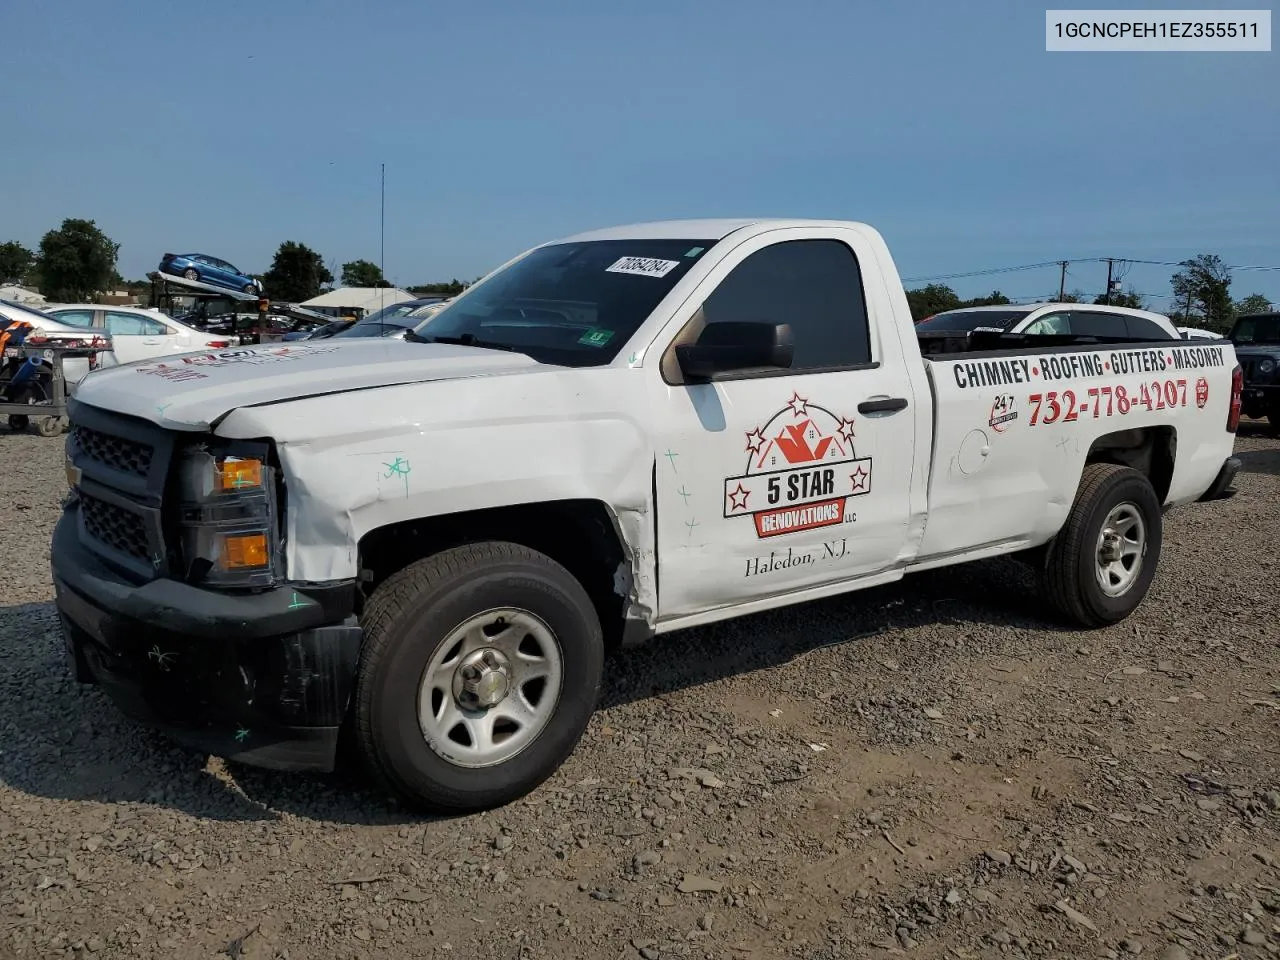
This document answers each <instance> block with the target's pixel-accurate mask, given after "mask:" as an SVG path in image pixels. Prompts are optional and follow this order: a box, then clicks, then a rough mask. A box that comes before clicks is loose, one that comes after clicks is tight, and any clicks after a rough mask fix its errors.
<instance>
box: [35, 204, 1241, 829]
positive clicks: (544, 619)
mask: <svg viewBox="0 0 1280 960" xmlns="http://www.w3.org/2000/svg"><path fill="white" fill-rule="evenodd" d="M981 336H982V335H978V334H975V335H970V336H967V337H965V338H963V339H962V341H961V342H962V343H963V345H964V346H963V349H964V351H965V352H953V353H947V352H945V351H946V349H947V346H946V341H945V340H932V341H930V342H929V343H930V345H929V347H928V349H929V350H932V351H941V352H933V353H930V354H929V355H928V356H924V355H922V352H921V349H920V346H919V342H918V341H917V338H916V336H915V334H914V331H913V326H912V322H911V316H910V313H909V311H908V307H907V300H906V296H905V294H904V291H903V288H902V285H901V283H900V281H899V278H898V273H897V270H896V268H895V266H894V263H893V261H892V259H891V257H890V255H889V251H888V249H887V248H886V246H885V244H884V242H883V240H882V239H881V236H880V234H879V233H877V232H876V231H875V230H874V229H872V228H870V227H867V226H865V225H861V224H857V223H847V222H829V221H810V220H785V221H778V220H773V221H763V220H761V221H752V220H741V221H727V220H726V221H721V220H716V221H681V222H670V223H656V224H644V225H639V226H631V227H621V228H617V229H610V230H602V231H598V232H593V233H587V234H583V235H580V236H576V237H572V238H570V239H567V240H562V241H558V242H555V243H551V244H546V245H542V246H539V247H537V248H534V249H533V250H531V251H528V252H526V253H525V254H522V255H521V256H519V257H517V258H515V259H513V260H511V261H510V262H509V263H507V264H505V265H504V266H502V267H501V268H499V269H498V270H496V271H494V272H493V273H492V274H490V275H489V276H488V277H486V278H485V279H484V280H483V281H482V282H480V283H479V284H477V285H475V286H473V287H472V288H471V289H469V290H468V291H467V292H466V293H465V294H463V295H462V296H460V297H458V298H457V299H456V300H455V301H453V302H452V303H451V304H449V305H448V306H447V307H446V308H445V309H443V310H442V311H440V312H439V313H438V314H436V315H435V316H434V317H432V318H430V319H428V320H426V321H424V323H423V324H422V325H421V326H420V327H418V328H417V329H416V331H415V332H413V333H411V334H410V336H409V337H408V338H407V339H405V340H396V341H387V340H381V339H372V340H353V341H351V342H349V343H344V344H339V343H336V342H333V341H329V342H317V343H314V344H308V343H305V342H303V343H296V344H285V345H276V346H261V347H253V348H244V349H232V350H226V351H220V352H212V353H207V354H191V355H185V356H181V357H176V358H169V359H166V360H165V361H163V362H155V363H149V364H142V365H139V364H131V365H125V366H122V367H119V368H114V369H110V370H105V371H101V372H97V373H94V374H93V375H91V376H90V377H88V378H87V379H86V381H85V382H84V384H83V385H82V387H81V389H80V391H79V394H78V396H77V398H76V402H75V403H74V406H73V408H72V411H71V418H72V430H71V433H70V436H69V437H68V441H67V474H68V480H69V483H70V485H71V487H72V493H71V495H69V497H68V501H67V506H66V510H65V513H64V515H63V517H62V519H61V521H60V523H59V524H58V526H57V529H56V531H55V533H54V537H53V546H52V568H53V575H54V580H55V585H56V591H57V606H58V609H59V611H60V614H61V616H62V622H63V625H64V634H65V638H66V644H67V652H68V656H69V658H70V663H71V665H72V668H73V670H74V671H75V674H76V676H77V678H78V679H80V680H82V681H85V682H97V683H99V684H101V685H102V686H104V687H105V688H106V689H107V690H108V691H109V692H110V693H111V695H112V696H113V698H114V699H115V700H116V702H117V703H118V704H119V705H120V707H121V708H122V709H124V710H125V711H126V712H128V713H130V714H132V715H135V716H138V717H140V718H143V719H145V720H147V721H149V722H151V723H154V724H157V725H159V726H162V727H164V728H166V729H168V730H170V731H171V733H172V734H173V735H174V736H175V737H177V738H179V739H180V740H182V741H183V742H185V743H188V744H190V745H193V746H196V747H198V748H200V749H202V750H205V751H207V752H210V753H215V754H219V755H222V756H226V757H231V758H233V759H239V760H242V761H245V762H248V763H251V764H257V765H261V766H268V767H274V768H277V769H321V770H323V769H331V768H332V767H333V766H334V764H335V762H337V757H338V756H339V755H340V754H341V755H345V754H346V751H345V750H339V744H340V742H341V743H342V744H349V745H350V746H351V747H353V748H354V750H356V751H358V753H359V754H361V755H363V758H364V760H365V761H367V762H368V764H369V766H370V767H371V768H372V769H373V770H374V771H375V772H376V773H377V774H379V775H381V777H382V778H383V780H384V781H385V783H386V784H387V785H388V786H389V787H390V788H391V789H392V790H393V791H394V792H395V793H397V794H398V795H400V796H401V797H402V798H404V799H405V800H407V801H408V802H410V803H412V804H417V805H420V806H423V807H430V808H435V809H449V810H474V809H481V808H486V807H491V806H494V805H498V804H501V803H504V802H507V801H510V800H512V799H513V798H516V797H519V796H521V795H523V794H525V793H526V792H528V791H529V790H531V789H533V788H534V787H535V786H536V785H537V784H538V783H540V782H541V781H542V780H543V779H545V778H546V777H547V776H549V775H550V774H551V773H552V772H553V771H555V770H556V768H557V767H558V766H559V765H560V764H561V763H562V762H563V761H564V759H565V758H566V757H567V756H568V755H569V754H570V753H571V751H572V750H573V749H574V746H575V744H576V743H577V741H578V738H579V737H580V736H581V734H582V731H583V729H584V727H585V725H586V723H587V721H588V719H589V717H590V715H591V713H592V711H593V709H594V708H595V705H596V702H597V695H598V691H599V689H600V685H601V678H602V673H603V671H604V669H605V662H606V653H607V652H608V651H609V650H610V649H611V648H614V647H617V646H619V645H627V644H631V643H635V642H638V641H641V640H644V639H646V638H649V637H652V636H653V635H655V634H660V633H665V632H668V631H671V630H676V629H680V628H684V627H691V626H694V625H697V624H706V623H711V622H713V621H717V620H722V619H725V618H729V617H737V616H741V615H743V614H748V613H753V612H756V611H760V610H767V609H769V608H773V607H778V606H782V605H785V604H793V603H800V602H803V601H806V600H812V599H815V598H818V597H826V596H831V595H832V594H837V593H843V592H846V591H852V590H859V589H862V588H864V587H870V586H873V585H877V584H885V583H889V582H891V581H896V580H899V579H901V578H902V577H903V576H905V575H906V574H909V573H913V572H915V571H919V570H928V569H930V568H935V567H941V566H945V565H948V564H956V563H964V562H966V561H970V560H978V559H981V558H985V557H994V556H998V555H1002V554H1020V555H1022V556H1023V557H1025V558H1027V559H1028V560H1029V562H1031V563H1034V564H1035V565H1037V566H1038V567H1039V568H1040V570H1041V571H1042V572H1043V578H1044V583H1045V590H1046V596H1047V599H1048V600H1049V602H1050V603H1051V605H1052V608H1053V609H1054V610H1056V611H1057V612H1058V614H1060V615H1061V616H1062V617H1064V618H1066V619H1067V620H1070V621H1073V622H1074V623H1076V624H1078V625H1080V626H1082V627H1099V626H1104V625H1106V624H1110V623H1114V622H1116V621H1118V620H1121V619H1123V618H1124V617H1126V616H1127V615H1128V614H1130V613H1131V612H1132V611H1133V610H1134V609H1135V608H1136V607H1137V606H1138V605H1139V603H1140V602H1141V601H1142V599H1143V597H1144V595H1145V594H1146V593H1147V590H1148V588H1149V586H1150V584H1151V581H1152V578H1153V577H1154V576H1155V574H1156V566H1157V563H1158V561H1159V558H1160V547H1161V522H1162V515H1163V513H1164V511H1165V509H1166V508H1168V507H1171V506H1176V505H1179V504H1187V503H1191V502H1193V501H1197V500H1209V499H1215V498H1219V497H1223V496H1228V495H1230V493H1231V492H1232V491H1231V483H1232V480H1233V477H1234V475H1235V473H1236V471H1237V470H1238V468H1239V461H1238V460H1236V459H1235V458H1234V457H1233V456H1232V452H1233V447H1234V440H1235V437H1234V433H1235V429H1236V424H1237V421H1238V418H1239V412H1240V402H1241V395H1240V394H1241V377H1240V371H1239V368H1238V366H1237V364H1236V360H1235V355H1234V352H1233V349H1232V346H1231V344H1230V343H1229V342H1224V343H1221V344H1206V345H1198V344H1193V343H1188V342H1185V341H1176V340H1169V339H1163V340H1160V341H1148V342H1131V341H1120V342H1104V341H1102V340H1101V339H1100V338H1097V337H1092V338H1090V337H1080V336H1075V335H1071V336H1067V335H1063V336H1039V337H1031V336H1026V335H1017V334H1013V335H1011V334H1004V333H1001V332H999V331H993V332H991V333H990V334H989V335H987V336H988V337H989V340H988V341H986V342H984V341H982V339H981ZM345 733H349V734H350V736H349V737H348V736H340V734H345Z"/></svg>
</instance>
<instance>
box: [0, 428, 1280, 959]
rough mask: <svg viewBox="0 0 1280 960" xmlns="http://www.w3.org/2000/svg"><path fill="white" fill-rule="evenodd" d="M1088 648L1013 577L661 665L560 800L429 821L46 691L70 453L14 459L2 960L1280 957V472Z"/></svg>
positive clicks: (902, 594) (8, 490) (593, 737)
mask: <svg viewBox="0 0 1280 960" xmlns="http://www.w3.org/2000/svg"><path fill="white" fill-rule="evenodd" d="M1237 449H1238V451H1240V455H1241V456H1242V457H1243V458H1244V460H1245V471H1246V472H1245V473H1243V474H1242V476H1241V478H1240V479H1239V481H1238V483H1237V486H1238V488H1239V490H1240V493H1239V495H1238V496H1237V497H1235V498H1234V499H1233V500H1230V501H1227V502H1224V503H1218V504H1213V505H1207V506H1200V507H1195V508H1189V509H1184V510H1180V511H1175V512H1174V513H1173V514H1171V515H1170V516H1169V518H1168V522H1167V526H1166V539H1165V552H1164V558H1163V563H1162V565H1161V569H1160V574H1159V576H1158V578H1157V580H1156V583H1155V586H1154V588H1153V592H1152V594H1151V596H1150V597H1149V598H1148V601H1147V603H1146V604H1145V606H1144V607H1143V609H1142V610H1141V611H1140V612H1139V613H1138V614H1137V615H1136V616H1134V617H1133V618H1131V619H1130V620H1129V621H1127V622H1126V623H1124V624H1121V625H1119V626H1117V627H1114V628H1111V629H1108V630H1104V631H1099V632H1072V631H1066V630H1063V629H1061V628H1059V627H1058V626H1056V625H1055V624H1054V623H1053V621H1052V620H1051V619H1049V618H1048V617H1047V616H1046V615H1045V614H1044V612H1043V611H1042V607H1041V603H1040V601H1039V600H1038V599H1037V597H1036V594H1035V593H1034V592H1033V591H1032V589H1031V584H1030V582H1029V580H1028V578H1027V575H1026V572H1025V571H1024V570H1023V569H1022V568H1020V567H1019V566H1017V565H1016V564H1013V563H1010V562H996V563H984V564H975V565H971V566H967V567H961V568H958V569H954V570H947V571H939V572H936V573H932V574H923V575H920V576H918V577H915V578H912V579H910V580H908V581H907V583H906V584H904V585H899V586H897V587H894V588H887V589H883V590H874V591H870V592H868V593H862V594H855V595H852V596H850V597H847V598H839V599H835V600H831V601H826V602H821V603H815V604H810V605H807V606H804V607H801V608H795V609H792V610H785V611H780V612H775V613H772V614H768V615H762V616H755V617H751V618H748V619H744V620H741V621H737V622H734V623H728V624H721V625H717V626H715V627H712V628H709V629H703V630H697V631H689V632H687V633H684V634H681V635H679V636H672V637H669V638H666V639H664V640H662V641H660V642H658V643H656V644H654V645H653V646H651V647H649V648H646V649H644V650H641V651H638V652H635V653H632V654H628V655H626V656H624V657H621V658H620V659H619V660H618V661H617V662H616V663H614V664H613V665H612V671H611V675H610V680H609V684H608V689H607V695H606V699H605V702H604V704H603V705H602V707H601V709H600V710H599V712H598V713H597V715H596V716H595V718H594V719H593V721H592V724H591V727H590V730H589V731H588V733H587V735H586V738H585V740H584V741H583V743H582V745H581V746H580V748H579V750H578V751H577V753H576V754H575V755H574V756H573V757H572V759H571V760H570V761H569V763H568V764H567V765H566V766H565V767H564V768H563V769H562V770H561V771H560V772H559V774H557V775H556V776H555V777H554V778H553V779H552V780H551V781H550V782H549V783H548V784H546V785H545V786H544V787H543V788H541V789H540V790H538V791H537V792H536V794H534V795H533V796H531V797H529V798H527V799H526V800H524V801H521V802H518V803H515V804H513V805H511V806H509V807H507V808H505V809H502V810H499V811H496V812H492V813H489V814H485V815H482V816H475V817H469V818H462V819H442V820H424V819H422V818H418V817H412V816H409V815H406V814H404V813H403V812H402V811H400V810H397V809H396V807H395V806H394V805H392V804H391V803H389V801H388V800H387V799H386V798H385V797H383V796H381V795H379V794H377V793H375V792H373V791H372V790H371V789H370V788H369V787H368V786H367V785H364V784H361V783H358V782H348V781H343V780H338V779H335V778H325V777H300V776H289V775H276V774H270V773H266V772H262V771H254V770H250V769H244V768H239V767H234V766H228V765H227V764H224V763H223V762H222V761H220V760H217V759H210V758H204V757H199V756H194V755H192V754H189V753H184V752H182V751H180V750H176V749H174V748H172V747H170V746H169V745H168V744H167V743H166V742H165V741H164V740H163V739H162V738H160V737H159V736H157V735H155V734H153V733H151V732H149V731H146V730H143V729H140V728H138V727H136V726H134V725H132V724H130V723H128V722H126V721H125V720H123V719H121V718H120V717H118V716H117V714H116V713H115V711H114V710H113V709H112V707H111V705H110V704H109V703H108V702H107V700H106V699H105V698H104V697H103V696H102V695H101V694H100V693H99V692H97V691H96V690H94V689H92V688H81V687H79V686H77V685H76V684H74V683H73V682H72V681H71V680H70V679H69V677H68V675H67V672H66V669H65V667H64V665H63V660H62V655H61V652H60V646H59V640H58V636H57V633H56V621H55V616H54V613H53V608H52V604H51V603H50V598H51V595H52V594H51V588H50V583H49V576H48V570H47V561H48V553H47V544H48V540H49V534H50V530H51V528H52V526H53V523H54V520H55V517H56V515H57V510H58V503H59V500H60V498H61V497H62V494H63V490H64V487H65V482H64V479H63V470H62V444H61V442H60V441H57V440H44V439H41V438H39V437H37V436H35V435H34V434H32V435H30V436H13V435H3V434H0V487H2V488H3V490H4V491H5V493H4V496H3V504H4V505H3V506H0V517H2V518H3V520H4V522H2V523H0V586H2V587H3V590H2V591H0V597H3V599H2V600H0V606H2V609H0V957H9V956H12V957H23V958H26V957H86V956H94V957H102V958H112V957H154V958H160V957H165V958H170V957H179V956H180V957H183V958H188V957H194V958H205V957H208V958H213V957H231V958H236V957H242V958H286V957H287V958H289V960H301V958H335V960H348V958H368V960H373V958H375V957H377V958H383V957H386V958H401V957H403V958H429V957H460V956H467V957H471V958H501V960H530V958H551V957H555V958H591V960H597V958H599V960H615V958H617V960H623V958H630V957H644V958H648V960H653V958H655V957H663V958H667V957H691V958H733V960H755V958H761V960H763V958H769V957H797V958H804V960H828V958H837V957H884V956H890V955H894V954H903V955H907V956H911V957H939V958H940V957H957V958H961V957H971V958H979V957H981V958H987V957H1072V958H1076V957H1101V956H1106V957H1117V956H1132V955H1135V954H1143V955H1148V956H1151V957H1156V958H1163V960H1178V958H1191V957H1212V958H1215V960H1222V958H1227V957H1239V958H1252V957H1265V956H1275V955H1278V954H1280V809H1278V808H1280V772H1278V765H1277V757H1278V756H1280V737H1277V729H1278V722H1280V655H1278V654H1280V650H1278V646H1280V630H1277V627H1276V616H1277V613H1278V612H1280V611H1278V610H1277V598H1278V597H1280V589H1278V588H1280V563H1278V561H1277V556H1278V553H1277V544H1278V543H1280V441H1277V440H1276V439H1275V438H1273V437H1271V436H1268V435H1267V434H1266V433H1265V432H1264V431H1263V430H1262V429H1261V427H1260V426H1259V425H1257V424H1249V423H1246V425H1245V427H1244V428H1242V433H1241V437H1240V439H1239V442H1238V444H1237Z"/></svg>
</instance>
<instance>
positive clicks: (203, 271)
mask: <svg viewBox="0 0 1280 960" xmlns="http://www.w3.org/2000/svg"><path fill="white" fill-rule="evenodd" d="M160 272H161V273H167V274H169V276H171V277H185V278H186V279H187V280H198V281H199V282H200V283H210V284H213V285H214V286H215V287H227V288H228V289H230V290H239V291H241V292H242V293H261V292H262V284H261V283H260V282H258V281H257V280H255V279H253V277H251V276H249V275H248V274H247V273H243V272H242V271H240V270H238V269H236V267H235V266H233V265H232V264H230V263H227V261H225V260H219V259H218V258H217V257H211V256H209V255H208V254H207V253H166V254H165V255H164V258H163V259H162V260H161V261H160Z"/></svg>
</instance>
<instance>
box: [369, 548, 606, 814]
mask: <svg viewBox="0 0 1280 960" xmlns="http://www.w3.org/2000/svg"><path fill="white" fill-rule="evenodd" d="M364 626H365V637H364V643H363V646H362V648H361V652H360V668H359V674H358V679H357V681H356V692H355V698H354V702H355V707H354V710H355V718H354V719H355V733H356V740H357V743H358V745H359V748H360V751H361V753H362V754H363V756H364V758H365V760H366V761H367V762H368V764H369V766H370V767H371V768H372V769H373V771H374V772H375V773H376V774H377V775H379V777H380V778H381V779H382V780H383V782H384V783H385V784H386V785H387V786H388V787H389V788H390V789H391V790H392V792H394V793H395V794H396V795H397V796H398V797H400V798H401V799H403V800H404V801H406V802H407V803H408V804H409V805H411V806H413V807H417V808H421V809H427V810H432V811H436V812H450V813H463V812H472V811H477V810H486V809H491V808H493V807H497V806H501V805H502V804H505V803H509V802H511V801H512V800H516V799H518V798H520V797H522V796H524V795H525V794H527V793H529V792H530V791H532V790H533V789H534V788H535V787H537V786H538V785H539V784H540V783H542V782H543V781H544V780H546V779H547V778H548V777H549V776H551V774H553V773H554V772H555V771H556V770H557V769H558V768H559V766H560V765H561V764H562V763H563V762H564V761H565V759H566V758H567V757H568V756H569V754H570V753H572V752H573V749H574V747H575V746H576V745H577V743H578V740H579V739H580V738H581V736H582V733H583V731H584V730H585V729H586V726H587V722H588V721H589V720H590V719H591V714H592V712H593V711H594V710H595V706H596V702H597V700H598V698H599V693H600V683H601V677H602V674H603V669H604V641H603V635H602V631H601V628H600V621H599V617H598V616H597V614H596V610H595V607H594V606H593V604H592V602H591V598H590V597H589V596H588V595H587V593H586V591H585V590H584V589H583V588H582V585H581V584H580V583H578V581H577V580H576V579H574V577H573V576H572V574H570V573H569V572H568V571H567V570H565V569H564V567H562V566H560V564H558V563H556V562H555V561H553V560H552V559H550V558H549V557H547V556H545V555H543V554H541V553H538V552H537V551H534V550H530V549H529V548H527V547H523V546H520V545H518V544H513V543H503V542H487V543H478V544H471V545H468V546H463V547H457V548H454V549H451V550H446V551H444V552H442V553H439V554H436V555H435V556H431V557H427V558H426V559H424V560H419V561H417V562H416V563H413V564H411V565H410V566H408V567H406V568H405V569H403V570H401V571H400V572H398V573H396V574H395V575H393V576H391V577H390V578H388V579H387V581H386V582H385V583H383V584H382V585H380V586H379V587H378V588H377V590H375V591H374V594H373V596H372V597H371V598H370V601H369V604H368V606H367V608H366V610H365V614H364Z"/></svg>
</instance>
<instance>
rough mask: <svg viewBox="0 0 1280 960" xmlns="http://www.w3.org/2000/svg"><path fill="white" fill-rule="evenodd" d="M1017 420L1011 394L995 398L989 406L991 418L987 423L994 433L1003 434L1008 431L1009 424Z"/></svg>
mask: <svg viewBox="0 0 1280 960" xmlns="http://www.w3.org/2000/svg"><path fill="white" fill-rule="evenodd" d="M1017 419H1018V410H1017V407H1016V406H1015V401H1014V399H1013V394H1011V393H1003V394H1001V395H1000V396H998V397H996V399H995V401H994V402H993V403H992V404H991V416H990V417H989V418H988V420H987V423H988V424H989V425H990V426H991V429H992V430H994V431H995V432H996V433H1004V432H1005V430H1007V429H1008V427H1009V424H1011V423H1012V422H1013V421H1014V420H1017Z"/></svg>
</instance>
